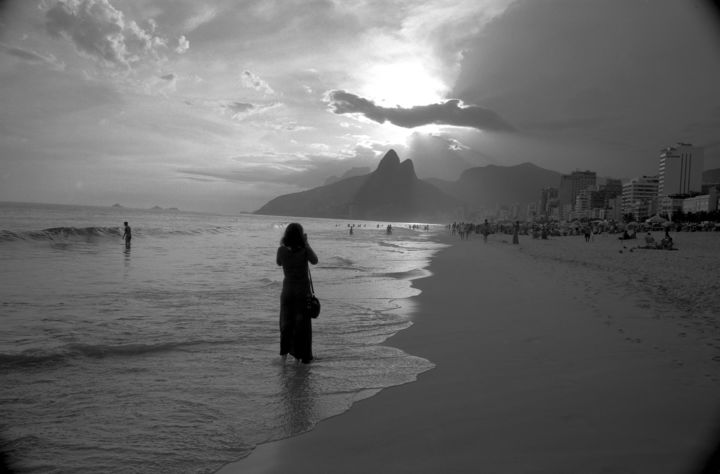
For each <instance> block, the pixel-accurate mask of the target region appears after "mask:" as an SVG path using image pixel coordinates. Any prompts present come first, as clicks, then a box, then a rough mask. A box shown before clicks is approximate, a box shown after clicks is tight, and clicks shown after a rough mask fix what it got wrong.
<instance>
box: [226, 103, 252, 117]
mask: <svg viewBox="0 0 720 474" xmlns="http://www.w3.org/2000/svg"><path fill="white" fill-rule="evenodd" d="M226 107H227V109H228V110H229V111H230V112H231V113H233V114H241V113H243V112H247V111H248V110H252V109H254V108H255V106H254V105H252V104H247V103H245V102H233V103H231V104H228V105H227V106H226Z"/></svg>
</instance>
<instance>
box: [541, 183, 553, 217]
mask: <svg viewBox="0 0 720 474" xmlns="http://www.w3.org/2000/svg"><path fill="white" fill-rule="evenodd" d="M557 203H558V188H553V187H548V188H543V189H542V190H541V191H540V204H539V209H538V213H539V214H540V215H542V216H545V217H547V216H549V215H550V214H551V213H552V211H551V210H552V209H553V208H555V207H557Z"/></svg>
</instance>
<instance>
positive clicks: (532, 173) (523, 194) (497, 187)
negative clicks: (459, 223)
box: [428, 163, 561, 208]
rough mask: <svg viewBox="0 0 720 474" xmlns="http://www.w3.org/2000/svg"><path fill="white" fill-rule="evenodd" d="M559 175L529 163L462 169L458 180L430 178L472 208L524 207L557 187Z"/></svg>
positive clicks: (440, 187) (437, 185)
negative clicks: (546, 190) (521, 205)
mask: <svg viewBox="0 0 720 474" xmlns="http://www.w3.org/2000/svg"><path fill="white" fill-rule="evenodd" d="M560 176H561V174H560V173H558V172H556V171H550V170H547V169H544V168H540V167H539V166H536V165H534V164H532V163H523V164H521V165H516V166H496V165H488V166H479V167H475V168H470V169H468V170H465V171H464V172H463V173H462V174H461V175H460V178H459V179H458V180H457V181H443V180H439V179H430V180H428V182H430V183H432V184H434V185H435V186H436V187H438V188H439V189H440V190H441V191H444V192H445V193H447V194H449V195H451V196H454V197H456V198H458V199H460V200H462V201H464V202H466V203H468V204H469V205H470V206H471V207H473V208H493V207H496V206H498V205H508V204H515V203H519V204H526V203H530V202H535V201H537V200H538V199H539V198H540V190H541V189H542V188H545V187H550V186H552V187H558V185H559V184H560Z"/></svg>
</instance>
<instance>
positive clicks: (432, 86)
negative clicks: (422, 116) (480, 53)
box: [360, 60, 448, 107]
mask: <svg viewBox="0 0 720 474" xmlns="http://www.w3.org/2000/svg"><path fill="white" fill-rule="evenodd" d="M447 89H448V87H447V86H446V85H445V84H444V83H443V82H442V80H440V79H439V78H438V77H436V76H435V75H433V73H432V72H431V71H429V69H428V68H427V67H426V66H425V65H423V64H422V63H421V62H420V61H419V60H407V61H403V62H396V63H392V64H378V65H375V66H371V67H370V68H369V69H368V72H367V79H366V83H365V85H364V86H363V87H362V88H361V91H360V92H361V93H362V94H361V95H363V96H364V97H366V98H368V99H370V100H373V101H375V102H376V103H377V104H378V105H384V106H387V107H395V106H400V107H412V106H416V105H425V104H431V103H435V102H438V101H440V100H442V99H443V96H444V94H445V93H446V91H447Z"/></svg>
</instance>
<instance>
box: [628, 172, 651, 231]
mask: <svg viewBox="0 0 720 474" xmlns="http://www.w3.org/2000/svg"><path fill="white" fill-rule="evenodd" d="M658 182H659V179H658V177H657V176H641V177H639V178H633V179H631V180H630V181H628V182H627V183H625V184H623V188H622V213H623V215H626V214H632V215H633V217H634V219H635V220H636V221H639V220H642V219H646V218H648V217H650V215H652V214H653V213H654V212H655V211H656V210H657V196H658Z"/></svg>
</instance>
